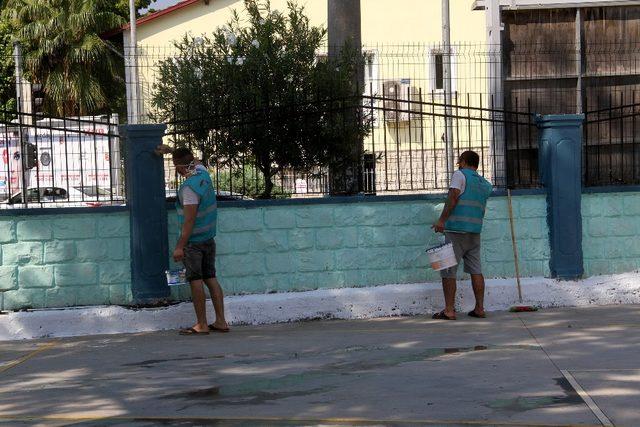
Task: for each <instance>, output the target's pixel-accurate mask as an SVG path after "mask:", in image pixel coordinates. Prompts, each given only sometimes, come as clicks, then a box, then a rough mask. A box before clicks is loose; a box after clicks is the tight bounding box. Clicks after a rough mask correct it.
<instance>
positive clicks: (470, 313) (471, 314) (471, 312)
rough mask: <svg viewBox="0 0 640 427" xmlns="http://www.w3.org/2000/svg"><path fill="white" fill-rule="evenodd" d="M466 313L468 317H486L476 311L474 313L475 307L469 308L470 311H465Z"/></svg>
mask: <svg viewBox="0 0 640 427" xmlns="http://www.w3.org/2000/svg"><path fill="white" fill-rule="evenodd" d="M467 314H468V315H469V317H476V318H478V319H484V318H486V317H487V315H486V314H483V315H479V314H478V313H476V310H475V309H473V310H471V311H470V312H469V313H467Z"/></svg>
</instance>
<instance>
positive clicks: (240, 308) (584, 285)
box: [0, 272, 640, 341]
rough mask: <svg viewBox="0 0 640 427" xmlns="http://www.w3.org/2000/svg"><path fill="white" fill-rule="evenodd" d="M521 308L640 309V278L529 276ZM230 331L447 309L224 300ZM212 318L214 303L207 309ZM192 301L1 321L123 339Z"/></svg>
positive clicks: (418, 302)
mask: <svg viewBox="0 0 640 427" xmlns="http://www.w3.org/2000/svg"><path fill="white" fill-rule="evenodd" d="M522 286H523V296H524V303H525V304H527V305H536V306H539V307H541V308H549V307H584V306H595V305H612V304H640V273H638V272H634V273H625V274H619V275H615V276H597V277H591V278H589V279H585V280H580V281H556V280H552V279H544V278H528V279H524V280H523V281H522ZM473 301H474V300H473V293H472V291H471V286H470V284H469V282H460V283H459V284H458V300H457V306H458V310H460V311H461V312H463V313H464V312H465V310H467V311H468V310H470V309H471V308H473ZM517 303H518V301H517V290H516V286H515V282H514V279H496V280H488V281H487V288H486V295H485V306H486V309H487V310H488V311H501V310H507V309H508V308H509V307H511V306H513V305H516V304H517ZM225 304H226V310H227V320H228V321H229V323H230V324H231V325H242V324H250V325H260V324H271V323H283V322H294V321H302V320H312V319H368V318H376V317H389V316H411V315H425V314H429V313H433V312H436V311H437V310H440V309H442V305H443V297H442V290H441V285H440V284H439V283H426V284H410V285H384V286H376V287H366V288H342V289H324V290H316V291H309V292H291V293H276V294H260V295H241V296H230V297H228V298H226V299H225ZM207 310H209V313H208V316H209V320H213V312H212V308H211V304H207ZM193 317H194V315H193V309H192V306H191V304H190V303H181V304H177V305H174V306H169V307H163V308H153V309H141V310H131V309H127V308H124V307H120V306H98V307H76V308H68V309H50V310H33V311H28V312H17V313H9V314H6V315H1V316H0V341H9V340H20V339H33V338H45V337H48V338H52V337H72V336H84V335H99V334H119V333H130V332H147V331H162V330H170V329H177V328H180V327H185V326H189V325H191V323H192V322H193Z"/></svg>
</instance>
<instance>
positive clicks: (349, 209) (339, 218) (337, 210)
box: [333, 204, 360, 227]
mask: <svg viewBox="0 0 640 427" xmlns="http://www.w3.org/2000/svg"><path fill="white" fill-rule="evenodd" d="M333 216H334V221H335V225H336V227H349V226H354V225H360V216H359V212H358V210H356V209H355V207H354V206H353V205H351V204H341V205H336V206H335V207H334V209H333Z"/></svg>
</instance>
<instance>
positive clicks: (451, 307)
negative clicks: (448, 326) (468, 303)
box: [442, 279, 456, 318]
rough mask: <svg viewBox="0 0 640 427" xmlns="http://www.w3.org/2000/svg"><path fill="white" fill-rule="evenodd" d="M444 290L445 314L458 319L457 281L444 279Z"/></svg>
mask: <svg viewBox="0 0 640 427" xmlns="http://www.w3.org/2000/svg"><path fill="white" fill-rule="evenodd" d="M442 289H443V290H444V304H445V307H444V314H446V315H447V316H448V317H452V318H455V317H456V308H455V303H456V279H442Z"/></svg>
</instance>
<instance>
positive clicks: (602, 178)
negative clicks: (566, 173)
mask: <svg viewBox="0 0 640 427" xmlns="http://www.w3.org/2000/svg"><path fill="white" fill-rule="evenodd" d="M605 102H606V103H607V104H608V106H607V107H606V108H600V109H594V110H592V111H588V112H587V113H585V124H584V142H583V144H584V147H583V148H584V150H583V170H584V177H583V182H584V185H585V186H588V187H590V186H609V185H637V184H640V145H639V143H640V136H639V135H638V131H639V130H640V127H639V126H640V122H639V120H638V117H639V116H640V99H639V98H638V97H636V92H635V91H633V93H632V96H631V97H628V98H626V99H625V96H624V94H623V93H620V94H619V95H618V96H617V97H614V96H613V95H610V96H609V97H607V100H606V101H605ZM598 105H602V102H601V101H599V102H598Z"/></svg>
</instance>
